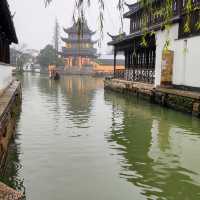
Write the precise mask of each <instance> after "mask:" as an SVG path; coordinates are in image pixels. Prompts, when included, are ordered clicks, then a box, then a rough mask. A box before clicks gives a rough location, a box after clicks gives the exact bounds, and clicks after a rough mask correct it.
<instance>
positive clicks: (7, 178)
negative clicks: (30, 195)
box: [0, 135, 26, 196]
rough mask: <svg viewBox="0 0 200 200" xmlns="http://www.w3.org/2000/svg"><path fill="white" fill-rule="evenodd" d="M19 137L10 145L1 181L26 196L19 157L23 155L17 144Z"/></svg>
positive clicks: (0, 177)
mask: <svg viewBox="0 0 200 200" xmlns="http://www.w3.org/2000/svg"><path fill="white" fill-rule="evenodd" d="M17 140H18V135H17V136H16V138H15V139H13V140H12V141H11V143H10V147H9V151H8V154H7V161H6V168H5V171H4V173H3V176H0V181H2V182H4V183H5V184H7V185H9V186H10V187H12V188H14V189H16V190H17V191H21V192H22V193H23V194H24V196H25V192H26V191H25V186H24V180H23V178H22V177H21V175H20V170H21V168H22V165H21V162H20V159H19V156H20V154H21V149H20V144H18V143H17Z"/></svg>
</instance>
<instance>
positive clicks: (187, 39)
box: [109, 0, 200, 90]
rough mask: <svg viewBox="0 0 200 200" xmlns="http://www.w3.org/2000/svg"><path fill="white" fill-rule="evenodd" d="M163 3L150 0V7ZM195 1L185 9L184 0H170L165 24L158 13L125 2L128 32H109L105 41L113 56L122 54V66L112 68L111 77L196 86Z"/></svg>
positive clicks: (198, 85)
mask: <svg viewBox="0 0 200 200" xmlns="http://www.w3.org/2000/svg"><path fill="white" fill-rule="evenodd" d="M165 3H166V1H165V0H164V1H161V0H159V1H154V2H153V3H152V5H151V7H152V8H157V9H158V10H159V9H160V10H161V8H163V7H164V6H165ZM199 5H200V1H199V0H195V1H191V7H192V8H195V9H193V10H192V11H191V12H190V13H188V12H187V11H186V9H187V8H186V7H187V6H188V3H187V1H183V0H175V1H173V4H172V5H171V6H172V7H171V11H172V14H171V16H170V19H169V22H168V24H169V27H167V26H165V21H164V19H163V16H162V15H159V14H156V12H155V13H154V14H153V13H151V12H149V11H148V10H147V9H144V7H143V5H142V4H141V2H137V3H134V4H131V5H127V6H128V8H129V11H128V12H127V13H125V14H124V17H125V18H128V19H129V20H130V34H129V35H125V34H122V35H118V36H112V41H111V42H109V45H113V46H114V48H115V57H116V55H117V52H118V51H123V52H124V54H125V68H126V69H125V70H116V71H115V77H116V78H119V79H125V80H130V81H133V82H142V83H148V84H153V85H154V86H160V85H167V86H168V85H170V86H175V87H184V88H190V89H195V90H196V89H197V90H198V89H199V88H200V79H199V73H200V69H199V67H198V66H199V65H200V60H199V52H198V47H199V46H200V36H199V33H200V29H199V26H198V23H199V19H200V17H199V16H200V11H199ZM148 12H149V13H148ZM145 15H146V16H147V18H146V21H145V20H144V16H145ZM188 19H189V22H187V23H188V24H186V21H187V20H188ZM144 21H145V24H146V29H145V31H144ZM186 25H188V27H189V28H188V30H186V28H187V27H186ZM166 27H167V28H166ZM144 39H145V41H144ZM144 43H145V44H144Z"/></svg>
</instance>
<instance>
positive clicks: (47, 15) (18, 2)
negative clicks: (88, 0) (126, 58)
mask: <svg viewBox="0 0 200 200" xmlns="http://www.w3.org/2000/svg"><path fill="white" fill-rule="evenodd" d="M94 1H95V2H94ZM117 1H118V0H105V5H106V9H105V23H104V26H105V28H104V32H105V33H107V32H110V33H112V34H115V33H118V31H119V28H120V21H119V14H118V11H117V9H116V3H117ZM8 2H9V4H10V9H11V13H12V14H13V13H15V12H16V14H15V17H14V22H15V27H16V31H17V35H18V38H19V41H20V43H26V44H27V45H28V48H34V49H38V50H39V49H41V48H43V47H44V46H45V45H46V44H49V43H52V38H53V29H54V24H55V18H56V17H57V19H58V22H59V24H60V26H61V35H62V36H65V34H64V33H63V29H62V28H63V27H68V26H70V25H72V14H73V5H74V0H54V2H53V3H52V4H51V5H50V6H49V7H47V8H45V7H44V0H8ZM93 2H94V3H93V6H92V7H91V8H90V9H89V10H87V20H88V24H89V26H90V27H91V29H92V30H97V28H98V3H97V0H93ZM127 2H128V3H131V2H134V0H127ZM127 27H128V23H125V29H126V31H127V30H128V28H127ZM96 37H97V36H96ZM108 40H109V37H107V35H106V34H105V39H104V41H103V43H102V47H101V52H105V51H106V50H107V45H106V42H107V41H108ZM62 45H63V43H62V42H61V46H62Z"/></svg>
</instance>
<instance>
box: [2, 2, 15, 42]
mask: <svg viewBox="0 0 200 200" xmlns="http://www.w3.org/2000/svg"><path fill="white" fill-rule="evenodd" d="M0 32H4V33H5V34H6V38H8V39H9V41H10V43H11V42H14V43H18V39H17V35H16V32H15V27H14V24H13V19H12V16H11V13H10V9H9V5H8V2H7V0H0Z"/></svg>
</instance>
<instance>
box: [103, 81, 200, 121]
mask: <svg viewBox="0 0 200 200" xmlns="http://www.w3.org/2000/svg"><path fill="white" fill-rule="evenodd" d="M104 83H105V88H108V89H111V90H113V91H116V92H121V93H128V94H129V95H131V96H137V97H138V98H140V97H141V98H145V99H149V100H150V101H151V102H152V103H156V104H159V105H161V106H165V107H168V108H172V109H174V110H178V111H182V112H185V113H190V114H193V115H195V116H197V117H200V92H192V91H185V90H180V89H174V88H164V87H156V88H155V86H154V85H153V84H146V83H140V82H131V81H126V80H119V79H107V80H105V82H104Z"/></svg>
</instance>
